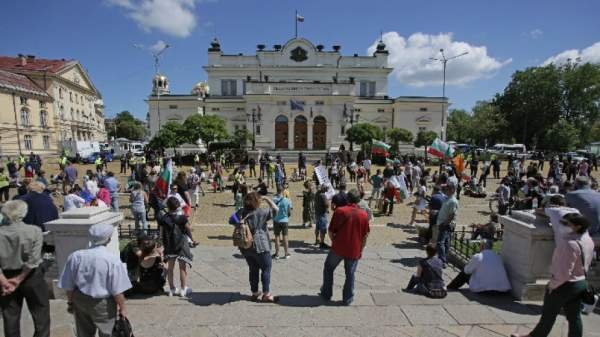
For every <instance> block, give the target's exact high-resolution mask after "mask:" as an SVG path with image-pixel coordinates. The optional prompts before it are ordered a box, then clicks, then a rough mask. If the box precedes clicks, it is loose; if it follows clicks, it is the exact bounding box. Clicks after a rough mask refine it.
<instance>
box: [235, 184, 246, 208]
mask: <svg viewBox="0 0 600 337" xmlns="http://www.w3.org/2000/svg"><path fill="white" fill-rule="evenodd" d="M243 198H244V196H243V195H242V188H241V187H240V188H238V189H237V191H235V194H234V196H233V205H234V206H235V211H236V212H237V211H238V210H240V209H241V208H243V207H244V203H243Z"/></svg>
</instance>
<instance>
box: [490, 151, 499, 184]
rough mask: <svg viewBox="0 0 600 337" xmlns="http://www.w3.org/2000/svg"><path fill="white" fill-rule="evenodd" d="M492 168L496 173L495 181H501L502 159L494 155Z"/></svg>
mask: <svg viewBox="0 0 600 337" xmlns="http://www.w3.org/2000/svg"><path fill="white" fill-rule="evenodd" d="M492 157H493V159H492V167H493V172H494V179H500V159H498V157H497V156H496V155H492Z"/></svg>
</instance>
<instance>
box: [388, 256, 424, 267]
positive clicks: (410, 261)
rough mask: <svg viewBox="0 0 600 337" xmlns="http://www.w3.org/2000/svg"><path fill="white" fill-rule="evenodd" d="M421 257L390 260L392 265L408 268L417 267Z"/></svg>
mask: <svg viewBox="0 0 600 337" xmlns="http://www.w3.org/2000/svg"><path fill="white" fill-rule="evenodd" d="M419 260H421V257H403V258H401V259H393V260H390V262H391V263H400V264H402V265H404V266H406V267H416V266H417V265H418V264H419Z"/></svg>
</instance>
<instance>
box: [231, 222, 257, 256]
mask: <svg viewBox="0 0 600 337" xmlns="http://www.w3.org/2000/svg"><path fill="white" fill-rule="evenodd" d="M249 215H250V214H248V215H246V216H245V217H244V218H243V219H242V220H241V221H240V223H239V224H237V225H235V228H234V229H233V234H232V235H231V236H232V238H233V245H234V246H235V247H238V248H241V249H249V248H250V247H252V245H253V244H254V238H253V237H252V231H251V230H250V226H249V224H248V221H247V219H248V216H249Z"/></svg>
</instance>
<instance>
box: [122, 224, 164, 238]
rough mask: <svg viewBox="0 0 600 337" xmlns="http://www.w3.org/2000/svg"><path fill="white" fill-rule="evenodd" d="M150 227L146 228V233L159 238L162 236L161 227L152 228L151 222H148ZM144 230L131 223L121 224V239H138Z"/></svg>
mask: <svg viewBox="0 0 600 337" xmlns="http://www.w3.org/2000/svg"><path fill="white" fill-rule="evenodd" d="M148 225H149V226H148V229H147V230H146V234H147V235H148V236H149V237H151V238H153V239H157V238H159V237H160V229H159V228H158V226H156V227H155V228H152V226H150V224H148ZM142 232H143V231H142V230H141V229H139V228H135V227H132V226H131V225H127V226H125V225H123V224H120V225H119V239H136V238H137V237H138V236H139V235H140V234H141V233H142Z"/></svg>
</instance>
